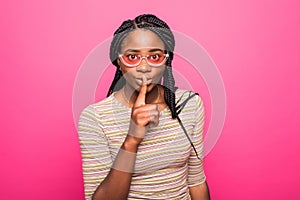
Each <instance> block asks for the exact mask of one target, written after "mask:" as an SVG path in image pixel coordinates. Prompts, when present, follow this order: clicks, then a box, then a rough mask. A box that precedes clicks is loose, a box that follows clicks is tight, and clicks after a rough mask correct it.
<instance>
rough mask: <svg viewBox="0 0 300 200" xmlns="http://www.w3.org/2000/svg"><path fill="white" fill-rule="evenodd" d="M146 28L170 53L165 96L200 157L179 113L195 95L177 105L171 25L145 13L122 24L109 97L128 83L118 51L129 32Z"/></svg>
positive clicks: (114, 45) (112, 49)
mask: <svg viewBox="0 0 300 200" xmlns="http://www.w3.org/2000/svg"><path fill="white" fill-rule="evenodd" d="M138 28H139V29H146V30H150V31H152V32H153V33H155V34H156V35H157V36H158V37H159V38H160V39H161V40H162V42H163V43H164V46H165V51H166V53H168V54H169V57H168V59H167V61H166V69H165V71H164V74H163V88H164V98H165V102H166V104H167V106H168V107H169V109H170V111H171V115H172V118H173V119H177V120H178V122H179V124H180V126H181V127H182V129H183V131H184V133H185V135H186V137H187V139H188V140H189V142H190V144H191V146H192V147H193V149H194V151H195V153H196V156H197V158H198V159H200V158H199V156H198V153H197V150H196V148H195V146H194V144H193V142H192V140H191V139H190V137H189V135H188V133H187V131H186V129H185V127H184V126H183V124H182V121H181V119H180V118H179V113H180V112H181V110H182V109H183V107H184V105H185V104H186V102H187V101H188V100H189V99H190V98H192V97H193V96H194V95H196V94H197V93H195V94H193V95H189V97H188V98H187V99H186V100H185V101H184V102H183V103H182V104H180V105H176V102H175V90H176V89H177V87H175V80H174V77H173V72H172V60H173V56H174V54H173V51H174V47H175V40H174V35H173V33H172V31H171V29H170V28H169V26H168V25H167V24H166V23H165V22H164V21H162V20H161V19H159V18H158V17H156V16H155V15H152V14H143V15H139V16H137V17H136V18H135V19H134V20H130V19H129V20H126V21H124V22H123V23H122V24H121V26H120V27H119V28H118V29H117V30H116V31H115V32H114V37H113V40H112V42H111V45H110V54H109V56H110V60H111V62H112V63H113V64H114V65H115V66H116V67H117V68H116V72H115V77H114V80H113V81H112V84H111V86H110V88H109V91H108V93H107V97H108V96H110V95H111V94H112V93H113V91H117V90H120V89H121V88H122V87H123V86H124V85H125V83H126V81H125V79H124V77H123V74H122V71H121V70H120V66H119V64H118V62H117V59H118V53H119V52H120V50H121V44H122V41H123V40H124V39H125V38H126V36H127V35H128V33H129V32H131V31H133V30H136V29H138Z"/></svg>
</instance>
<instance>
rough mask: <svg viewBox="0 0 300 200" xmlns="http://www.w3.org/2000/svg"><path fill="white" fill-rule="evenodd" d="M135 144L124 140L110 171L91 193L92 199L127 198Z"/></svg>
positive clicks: (119, 199) (134, 156) (135, 148)
mask: <svg viewBox="0 0 300 200" xmlns="http://www.w3.org/2000/svg"><path fill="white" fill-rule="evenodd" d="M136 152H137V146H136V145H131V144H130V143H129V142H128V140H125V142H124V143H123V145H122V146H121V148H120V151H119V153H118V155H117V156H116V159H115V161H114V163H113V166H112V168H111V169H110V172H109V173H108V175H107V176H106V178H105V179H104V180H103V181H102V183H101V184H100V185H99V186H98V188H97V189H96V191H95V193H94V194H93V198H92V199H93V200H102V199H105V200H114V199H116V200H122V199H127V197H128V192H129V188H130V184H131V177H132V172H133V169H134V165H135V158H136Z"/></svg>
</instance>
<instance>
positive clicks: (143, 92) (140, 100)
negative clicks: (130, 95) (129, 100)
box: [134, 76, 147, 107]
mask: <svg viewBox="0 0 300 200" xmlns="http://www.w3.org/2000/svg"><path fill="white" fill-rule="evenodd" d="M146 93H147V78H146V77H145V76H143V77H142V86H141V89H140V92H139V95H138V97H137V98H136V101H135V103H134V106H135V107H138V106H141V105H145V104H146Z"/></svg>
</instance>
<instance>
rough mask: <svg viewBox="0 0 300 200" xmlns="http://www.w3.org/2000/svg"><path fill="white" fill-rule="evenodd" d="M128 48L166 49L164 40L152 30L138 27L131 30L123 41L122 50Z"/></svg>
mask: <svg viewBox="0 0 300 200" xmlns="http://www.w3.org/2000/svg"><path fill="white" fill-rule="evenodd" d="M127 49H136V50H144V49H145V50H149V49H164V43H163V41H162V40H161V39H160V38H159V37H158V36H157V35H156V34H155V33H153V32H152V31H149V30H145V29H136V30H134V31H132V32H130V33H129V34H128V35H127V36H126V37H125V38H124V40H123V42H122V43H121V52H124V51H126V50H127Z"/></svg>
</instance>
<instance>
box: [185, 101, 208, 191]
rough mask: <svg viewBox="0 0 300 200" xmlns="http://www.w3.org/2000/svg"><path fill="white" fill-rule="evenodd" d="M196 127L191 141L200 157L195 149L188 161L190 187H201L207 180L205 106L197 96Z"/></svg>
mask: <svg viewBox="0 0 300 200" xmlns="http://www.w3.org/2000/svg"><path fill="white" fill-rule="evenodd" d="M195 99H196V103H195V113H194V116H195V125H194V129H193V135H192V137H191V140H192V142H193V144H194V146H195V148H196V150H197V153H198V156H199V158H200V159H198V158H197V155H196V153H195V151H194V149H192V150H191V154H190V158H189V160H188V179H187V183H188V186H189V187H192V186H196V185H199V184H201V183H203V182H204V181H205V180H206V176H205V174H204V169H203V130H204V106H203V101H202V99H201V98H200V97H199V96H198V95H195Z"/></svg>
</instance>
